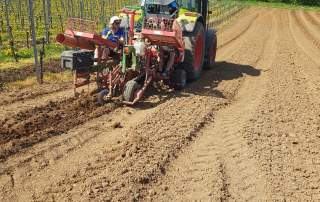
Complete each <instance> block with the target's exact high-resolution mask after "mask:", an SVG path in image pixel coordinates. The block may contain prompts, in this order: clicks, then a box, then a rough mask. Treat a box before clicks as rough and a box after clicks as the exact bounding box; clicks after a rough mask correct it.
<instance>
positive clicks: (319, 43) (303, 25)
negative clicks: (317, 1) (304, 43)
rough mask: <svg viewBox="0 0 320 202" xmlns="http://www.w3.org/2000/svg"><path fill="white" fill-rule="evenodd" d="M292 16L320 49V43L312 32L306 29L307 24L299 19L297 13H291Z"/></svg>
mask: <svg viewBox="0 0 320 202" xmlns="http://www.w3.org/2000/svg"><path fill="white" fill-rule="evenodd" d="M290 14H291V15H292V16H293V18H294V20H295V21H296V22H297V24H298V26H299V27H300V28H301V30H302V31H303V33H304V34H305V35H306V37H308V38H309V39H310V40H311V41H312V43H313V44H314V45H315V46H317V48H319V49H320V42H319V41H318V40H317V38H315V37H314V35H313V34H312V33H311V32H310V30H309V29H308V28H307V27H306V25H305V23H304V22H303V21H302V20H301V19H300V18H299V17H298V15H297V12H296V11H291V12H290Z"/></svg>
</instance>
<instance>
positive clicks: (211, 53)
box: [204, 29, 217, 69]
mask: <svg viewBox="0 0 320 202" xmlns="http://www.w3.org/2000/svg"><path fill="white" fill-rule="evenodd" d="M216 53H217V35H216V31H215V30H213V29H208V30H207V33H206V53H205V64H204V68H207V69H208V68H210V67H211V66H212V65H214V63H215V61H216Z"/></svg>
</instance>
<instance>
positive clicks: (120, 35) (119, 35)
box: [94, 16, 125, 65]
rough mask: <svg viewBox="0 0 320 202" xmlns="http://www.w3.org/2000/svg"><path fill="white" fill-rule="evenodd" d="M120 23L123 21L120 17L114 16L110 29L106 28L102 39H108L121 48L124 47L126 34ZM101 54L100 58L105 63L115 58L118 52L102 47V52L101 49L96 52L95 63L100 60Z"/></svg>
mask: <svg viewBox="0 0 320 202" xmlns="http://www.w3.org/2000/svg"><path fill="white" fill-rule="evenodd" d="M120 23H121V19H120V18H119V17H118V16H113V17H112V18H111V19H110V22H109V27H106V28H104V29H103V31H102V33H101V35H102V38H104V39H108V40H110V41H112V42H114V43H117V44H118V45H119V48H121V47H122V46H123V44H124V37H125V32H124V30H123V29H122V28H120ZM99 49H100V50H99ZM99 52H100V58H101V60H102V61H103V62H105V61H106V60H107V59H108V58H109V57H113V56H115V55H116V52H115V51H114V50H112V49H110V48H104V47H102V50H101V47H97V48H96V49H95V52H94V58H95V61H96V60H98V58H99ZM101 52H102V54H101ZM97 64H98V63H97V62H95V65H97Z"/></svg>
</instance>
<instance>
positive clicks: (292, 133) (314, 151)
mask: <svg viewBox="0 0 320 202" xmlns="http://www.w3.org/2000/svg"><path fill="white" fill-rule="evenodd" d="M218 37H219V50H218V61H219V62H218V63H217V65H216V66H215V67H214V68H212V69H211V70H208V71H206V72H205V73H204V74H203V77H202V79H201V80H200V81H198V82H195V83H192V84H190V85H189V86H188V88H187V89H185V90H184V91H182V92H166V91H160V92H157V93H156V92H150V93H149V94H150V96H148V97H147V98H146V100H145V101H144V102H142V103H140V104H139V105H138V106H137V107H135V108H127V107H124V106H122V105H120V104H107V105H105V106H97V105H95V104H94V102H92V100H93V99H94V98H86V97H81V98H80V99H75V98H65V99H62V100H56V99H54V100H53V101H52V102H50V99H51V98H52V97H53V96H52V95H48V96H47V97H46V98H45V101H44V102H43V104H42V105H41V106H39V107H37V108H34V107H32V104H36V103H37V105H39V103H38V101H32V100H27V101H26V102H25V103H24V104H23V106H24V108H23V110H21V109H19V107H18V105H16V106H15V105H14V104H15V103H12V104H8V105H6V104H3V106H2V107H1V108H0V113H1V114H6V115H5V116H1V118H2V120H1V121H0V124H1V126H0V130H1V132H0V145H1V148H0V157H1V163H0V201H70V200H73V201H88V200H92V201H119V200H122V201H132V200H133V201H137V200H138V201H150V200H152V201H174V200H176V201H194V200H200V201H319V200H320V150H319V148H320V107H319V106H320V99H319V93H320V17H319V14H318V13H315V12H306V11H289V10H280V9H266V8H265V9H262V8H251V9H249V10H247V11H245V12H244V13H242V14H240V16H239V17H237V18H236V19H235V20H233V21H232V22H231V23H230V24H229V25H227V26H226V27H224V28H223V29H222V30H220V31H219V34H218ZM153 91H155V90H153ZM61 94H63V95H66V94H67V91H66V92H63V93H61ZM67 97H68V96H67ZM36 99H39V98H36ZM39 102H40V99H39ZM26 103H30V105H28V104H26ZM6 106H8V107H7V108H6ZM15 108H16V109H17V110H16V113H14V112H12V109H15ZM10 110H11V111H10ZM8 111H10V113H9V112H8Z"/></svg>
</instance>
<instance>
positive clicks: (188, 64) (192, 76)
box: [182, 21, 205, 81]
mask: <svg viewBox="0 0 320 202" xmlns="http://www.w3.org/2000/svg"><path fill="white" fill-rule="evenodd" d="M184 43H185V57H184V62H183V65H182V66H183V67H184V69H185V70H186V72H187V78H188V80H191V81H192V80H197V79H199V78H200V74H201V71H202V66H203V63H204V55H205V53H204V52H205V28H204V26H203V24H202V23H201V22H199V21H198V22H197V23H196V25H195V28H194V31H193V32H191V33H186V34H185V35H184Z"/></svg>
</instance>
